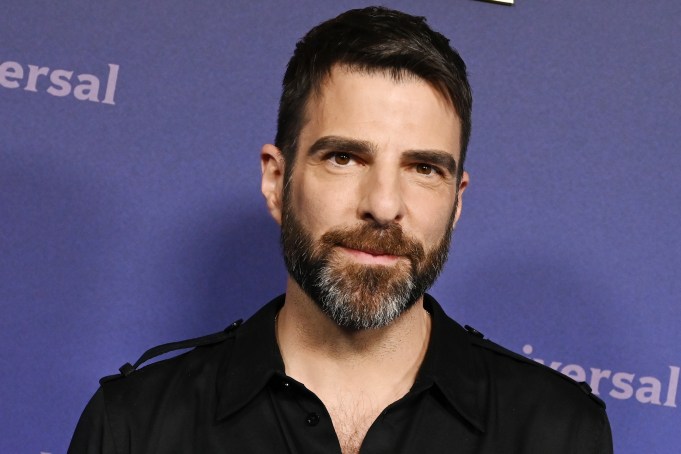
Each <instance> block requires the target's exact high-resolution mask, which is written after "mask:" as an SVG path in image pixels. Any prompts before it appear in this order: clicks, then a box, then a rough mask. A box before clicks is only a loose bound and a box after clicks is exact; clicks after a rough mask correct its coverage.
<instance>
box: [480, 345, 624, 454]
mask: <svg viewBox="0 0 681 454" xmlns="http://www.w3.org/2000/svg"><path fill="white" fill-rule="evenodd" d="M471 337H472V339H471V345H472V348H473V350H474V351H476V352H477V355H476V356H478V357H479V358H480V361H481V363H482V364H483V365H484V368H485V369H486V371H487V375H488V386H489V390H490V391H489V394H488V399H489V400H488V403H491V402H493V403H494V404H493V405H494V407H495V408H494V411H493V412H491V413H489V414H488V415H489V420H488V423H489V424H490V425H492V426H504V427H506V430H509V433H513V434H515V436H517V437H521V438H524V439H526V440H532V441H531V442H530V443H532V444H533V446H535V447H536V448H537V450H538V452H568V451H569V450H568V451H566V450H565V449H566V448H567V447H570V449H573V450H574V452H583V453H592V452H593V453H596V452H598V453H607V452H612V436H611V430H610V423H609V421H608V417H607V414H606V412H605V403H604V402H603V401H602V400H601V399H600V398H599V397H598V396H596V395H594V394H593V392H592V391H591V388H590V387H589V385H588V384H587V383H584V382H580V383H578V382H576V381H574V380H573V379H572V378H570V377H568V376H566V375H564V374H562V373H560V372H557V371H555V370H553V369H551V368H549V367H547V366H545V365H543V364H540V363H538V362H536V361H533V360H531V359H529V358H526V357H524V356H522V355H519V354H517V353H514V352H512V351H510V350H508V349H506V348H504V347H502V346H500V345H498V344H495V343H494V342H492V341H489V340H487V339H484V338H482V337H480V336H476V335H472V336H471ZM492 415H494V416H492ZM569 452H573V451H569Z"/></svg>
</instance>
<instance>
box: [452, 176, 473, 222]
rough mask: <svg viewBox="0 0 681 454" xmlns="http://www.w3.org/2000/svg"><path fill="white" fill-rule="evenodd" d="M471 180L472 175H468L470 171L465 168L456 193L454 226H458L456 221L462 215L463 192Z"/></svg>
mask: <svg viewBox="0 0 681 454" xmlns="http://www.w3.org/2000/svg"><path fill="white" fill-rule="evenodd" d="M469 182H470V176H469V175H468V172H466V171H465V170H464V171H463V173H462V175H461V180H460V181H459V188H458V191H457V195H456V198H457V200H456V213H454V223H453V227H456V223H457V221H458V220H459V216H461V205H462V204H463V192H464V191H465V190H466V188H467V187H468V183H469Z"/></svg>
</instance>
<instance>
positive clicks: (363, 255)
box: [339, 246, 401, 265]
mask: <svg viewBox="0 0 681 454" xmlns="http://www.w3.org/2000/svg"><path fill="white" fill-rule="evenodd" d="M339 249H340V250H341V251H343V252H344V253H346V254H347V255H349V256H351V257H352V258H353V259H354V260H355V261H356V262H358V263H364V264H367V265H393V264H395V263H396V262H397V261H398V260H399V259H400V258H401V256H399V255H391V254H381V253H374V252H371V251H361V250H359V249H351V248H347V247H343V246H339Z"/></svg>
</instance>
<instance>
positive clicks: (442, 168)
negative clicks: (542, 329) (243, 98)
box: [281, 67, 468, 329]
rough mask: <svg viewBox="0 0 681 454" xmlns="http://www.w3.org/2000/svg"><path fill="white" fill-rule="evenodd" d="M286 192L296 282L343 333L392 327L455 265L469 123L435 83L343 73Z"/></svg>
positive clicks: (306, 139) (285, 229)
mask: <svg viewBox="0 0 681 454" xmlns="http://www.w3.org/2000/svg"><path fill="white" fill-rule="evenodd" d="M306 113H307V117H306V118H307V122H306V123H305V126H304V127H303V129H302V130H301V133H300V137H299V142H298V143H299V148H298V154H297V156H296V162H295V166H294V168H293V171H292V174H291V178H290V181H289V182H288V186H287V188H286V190H285V191H284V195H283V198H284V203H283V209H282V218H281V223H282V245H283V249H284V256H285V260H286V264H287V267H288V271H289V274H290V275H291V277H292V278H293V279H294V280H295V281H296V283H297V284H298V285H299V286H300V287H301V288H302V289H303V290H304V291H305V292H306V293H307V294H308V295H309V296H310V297H311V298H312V299H313V300H314V301H315V302H316V303H317V304H318V305H319V306H320V308H321V309H322V310H323V311H324V312H325V313H326V314H327V315H329V316H330V317H331V318H332V319H333V320H334V321H335V322H336V323H337V324H338V325H339V326H342V327H345V328H348V329H367V328H375V327H381V326H385V325H387V324H389V323H390V322H392V321H393V320H394V319H395V318H397V317H398V316H399V315H400V314H401V313H403V312H404V311H405V310H406V309H407V308H409V307H410V306H411V305H413V304H414V303H415V302H416V301H417V300H418V298H419V297H421V295H422V294H423V293H424V292H425V291H426V289H427V288H428V287H430V285H431V284H432V283H433V282H434V280H435V278H436V277H437V275H438V273H439V272H440V270H441V269H442V266H443V265H444V262H445V261H446V257H447V251H448V249H449V240H450V235H451V231H452V228H453V226H454V224H455V222H456V220H457V218H458V214H459V207H460V203H459V202H460V197H461V193H462V191H463V189H464V188H465V186H466V184H467V179H468V176H467V175H465V174H464V176H463V177H462V179H461V180H460V181H457V178H456V165H457V162H458V159H459V151H460V122H459V119H458V117H457V115H456V113H455V111H454V110H453V108H452V107H451V106H450V104H449V103H448V102H447V101H446V100H445V99H444V98H443V97H442V96H441V95H440V94H439V93H438V92H437V91H436V90H435V89H433V88H432V87H431V86H430V85H429V84H427V83H426V82H424V81H422V80H420V79H417V78H413V77H410V76H408V75H407V76H405V78H404V79H403V80H401V81H395V80H394V79H392V78H390V76H388V75H387V74H384V73H380V72H379V73H371V74H368V73H365V72H357V71H351V70H347V69H343V68H338V67H337V68H334V70H333V71H332V73H331V76H330V77H329V79H328V80H327V81H326V82H325V83H324V84H323V86H322V89H321V91H320V93H319V94H318V95H317V96H312V98H311V99H310V101H309V103H308V106H307V111H306Z"/></svg>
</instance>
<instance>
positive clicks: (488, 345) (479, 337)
mask: <svg viewBox="0 0 681 454" xmlns="http://www.w3.org/2000/svg"><path fill="white" fill-rule="evenodd" d="M464 328H465V329H466V331H467V332H468V334H470V336H471V338H472V339H471V341H472V344H473V345H476V346H478V347H482V348H484V349H487V350H491V351H493V352H495V353H499V354H501V355H504V356H508V357H510V358H513V359H515V360H517V361H521V362H523V363H527V364H531V365H532V366H535V367H539V368H542V369H544V370H546V371H547V372H550V373H552V374H554V375H556V376H558V377H560V378H561V379H563V380H565V381H567V382H568V383H570V384H571V385H573V386H577V387H578V388H579V389H580V390H582V392H584V394H586V395H588V396H589V397H590V398H591V399H592V400H593V401H594V402H596V403H597V404H598V405H600V406H601V407H603V408H605V402H604V401H603V399H601V398H600V397H598V396H597V395H595V394H594V393H593V392H592V390H591V386H589V384H588V383H587V382H584V381H581V382H578V381H576V380H574V379H572V378H571V377H568V376H567V375H565V374H563V373H562V372H559V371H557V370H555V369H552V368H550V367H548V366H546V365H545V364H542V363H538V362H537V361H535V360H533V359H530V358H527V357H525V356H523V355H520V354H518V353H516V352H514V351H511V350H509V349H507V348H504V347H502V346H501V345H499V344H496V343H494V342H492V341H491V340H489V339H485V336H484V335H483V334H482V333H481V332H480V331H478V330H476V329H475V328H473V327H471V326H468V325H465V326H464Z"/></svg>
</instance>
